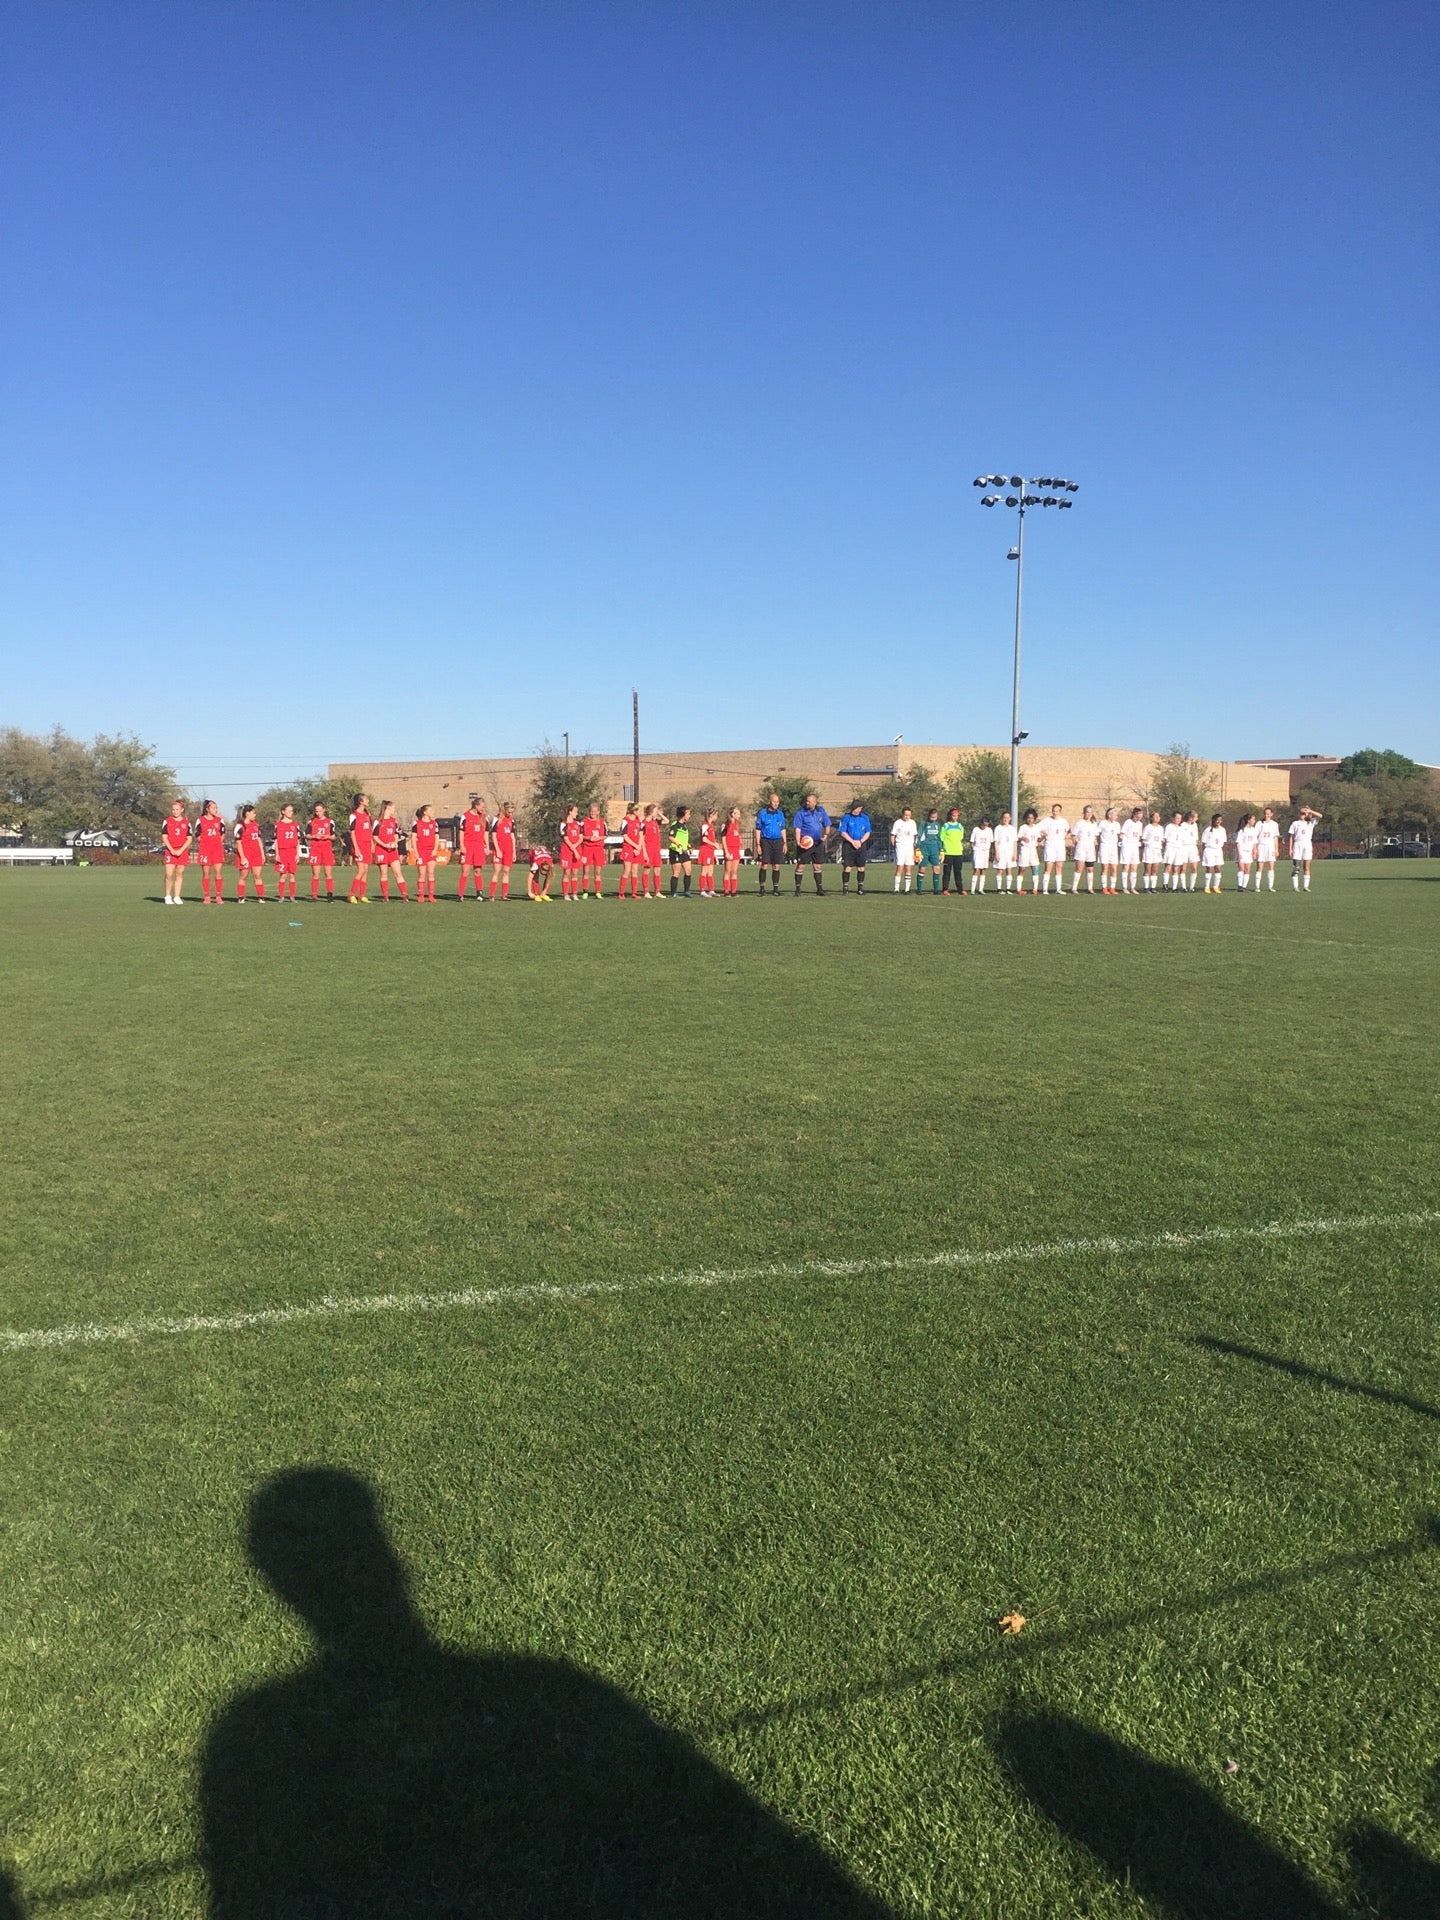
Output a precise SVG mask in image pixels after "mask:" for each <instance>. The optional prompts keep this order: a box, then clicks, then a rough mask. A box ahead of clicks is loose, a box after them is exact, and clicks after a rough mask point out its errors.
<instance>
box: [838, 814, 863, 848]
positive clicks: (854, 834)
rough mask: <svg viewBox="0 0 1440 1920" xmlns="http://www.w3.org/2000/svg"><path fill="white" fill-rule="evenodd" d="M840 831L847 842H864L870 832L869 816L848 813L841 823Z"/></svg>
mask: <svg viewBox="0 0 1440 1920" xmlns="http://www.w3.org/2000/svg"><path fill="white" fill-rule="evenodd" d="M840 831H841V833H843V834H844V836H845V838H846V839H847V840H855V841H860V840H863V839H864V838H865V836H866V834H867V833H869V831H870V816H869V814H868V813H847V814H846V815H845V818H844V819H843V820H842V821H841V822H840Z"/></svg>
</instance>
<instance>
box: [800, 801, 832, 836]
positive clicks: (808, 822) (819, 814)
mask: <svg viewBox="0 0 1440 1920" xmlns="http://www.w3.org/2000/svg"><path fill="white" fill-rule="evenodd" d="M829 826H830V816H829V814H828V813H827V812H826V811H825V809H824V807H801V809H800V811H799V812H798V813H797V814H796V816H795V833H796V836H797V838H798V836H799V835H800V834H802V833H807V834H809V836H810V838H811V839H812V840H823V839H824V838H825V835H826V832H827V831H828V829H829Z"/></svg>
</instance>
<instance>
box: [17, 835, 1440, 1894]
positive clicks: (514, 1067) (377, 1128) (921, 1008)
mask: <svg viewBox="0 0 1440 1920" xmlns="http://www.w3.org/2000/svg"><path fill="white" fill-rule="evenodd" d="M158 879H159V875H158V873H151V872H149V871H140V870H128V871H105V872H101V871H93V872H88V873H84V872H41V873H23V872H22V873H4V874H0V963H3V965H0V981H3V985H4V997H5V1007H4V1023H3V1037H0V1063H3V1073H0V1102H3V1105H0V1117H3V1125H4V1130H5V1137H6V1139H7V1141H8V1143H9V1144H8V1152H7V1156H6V1158H7V1167H6V1205H5V1207H4V1209H3V1213H0V1274H3V1306H0V1324H3V1325H4V1326H5V1327H7V1328H9V1329H11V1330H12V1331H14V1332H16V1333H19V1334H27V1333H31V1334H33V1333H40V1332H46V1331H47V1330H48V1331H49V1332H51V1333H53V1334H55V1339H54V1340H53V1341H52V1343H50V1344H36V1343H25V1342H23V1341H16V1340H13V1339H12V1340H9V1341H7V1342H6V1343H5V1345H4V1346H3V1348H0V1377H3V1382H4V1388H3V1400H0V1407H3V1415H0V1420H3V1451H0V1461H3V1472H0V1556H3V1557H0V1581H3V1603H4V1604H3V1610H0V1663H3V1665H0V1700H3V1703H4V1712H3V1717H0V1740H3V1747H0V1823H3V1824H0V1859H3V1862H4V1871H5V1872H6V1873H8V1875H9V1876H10V1878H11V1880H12V1881H13V1890H12V1891H11V1892H10V1893H9V1896H8V1897H9V1899H10V1902H11V1906H10V1908H9V1909H8V1910H7V1908H6V1906H5V1899H6V1895H5V1894H3V1893H0V1915H3V1914H4V1913H6V1912H7V1911H10V1912H14V1913H27V1914H32V1915H39V1914H54V1915H60V1916H72V1915H73V1916H77V1920H81V1917H83V1920H91V1917H98V1916H101V1915H105V1916H118V1915H145V1916H152V1915H153V1916H177V1917H178V1916H182V1915H183V1916H192V1915H201V1914H206V1913H209V1914H212V1915H215V1916H219V1917H221V1920H270V1917H271V1916H274V1917H275V1920H281V1917H282V1916H283V1920H372V1917H373V1920H381V1916H386V1917H387V1920H388V1917H389V1916H398V1915H416V1916H425V1920H458V1916H462V1915H463V1916H480V1915H485V1916H492V1915H493V1916H505V1920H531V1917H532V1916H541V1915H544V1916H547V1920H561V1917H562V1916H570V1915H576V1916H579V1915H592V1914H593V1915H603V1916H606V1917H607V1920H621V1916H626V1917H627V1920H629V1917H636V1916H638V1917H640V1920H659V1916H662V1915H663V1916H667V1917H678V1920H688V1916H692V1915H695V1916H698V1915H714V1916H716V1917H717V1920H720V1917H722V1916H734V1915H748V1914H755V1915H759V1914H772V1913H773V1914H786V1915H792V1916H811V1915H830V1914H834V1915H846V1916H852V1915H854V1916H860V1915H864V1916H871V1917H872V1920H874V1917H878V1916H881V1915H894V1916H900V1915H903V1916H916V1915H922V1914H925V1915H946V1916H950V1915H963V1916H966V1920H972V1917H973V1920H981V1917H982V1916H994V1917H995V1920H1030V1917H1031V1916H1048V1915H1069V1914H1086V1915H1092V1916H1109V1915H1116V1916H1118V1915H1135V1914H1147V1913H1154V1914H1162V1913H1163V1914H1170V1915H1181V1916H1194V1917H1196V1920H1198V1917H1200V1916H1207V1917H1208V1916H1220V1915H1234V1916H1241V1917H1243V1920H1274V1917H1275V1916H1285V1915H1291V1914H1302V1915H1321V1914H1324V1915H1330V1914H1340V1913H1343V1914H1347V1915H1361V1914H1368V1915H1382V1916H1386V1917H1387V1920H1401V1917H1402V1916H1403V1917H1404V1920H1411V1916H1419V1915H1422V1914H1423V1915H1434V1914H1436V1913H1437V1912H1440V1775H1437V1773H1436V1771H1435V1768H1436V1762H1437V1758H1440V1657H1437V1652H1436V1649H1437V1644H1440V1640H1437V1635H1440V1546H1437V1542H1440V1535H1437V1533H1436V1531H1435V1528H1436V1525H1437V1523H1436V1521H1435V1520H1434V1519H1433V1518H1432V1516H1433V1515H1435V1514H1436V1513H1440V1479H1437V1468H1436V1446H1437V1442H1440V1353H1437V1340H1436V1318H1435V1305H1436V1282H1437V1279H1440V1179H1437V1174H1440V1145H1437V1142H1440V1127H1437V1119H1440V1115H1437V1085H1440V1074H1437V1068H1440V1044H1437V1022H1436V1006H1437V989H1440V865H1434V866H1433V869H1432V865H1431V863H1419V862H1416V863H1413V864H1411V863H1396V864H1393V865H1376V866H1368V865H1359V864H1357V865H1354V866H1336V867H1333V868H1324V867H1322V868H1321V869H1320V870H1319V872H1318V873H1317V877H1316V881H1315V890H1314V892H1313V894H1311V895H1310V896H1309V897H1308V898H1296V897H1295V896H1293V895H1292V893H1291V891H1290V888H1289V885H1288V881H1286V882H1283V883H1282V890H1281V891H1280V892H1279V893H1277V894H1276V896H1275V897H1274V898H1273V899H1271V898H1265V899H1262V900H1259V901H1257V900H1254V899H1251V898H1237V897H1235V896H1234V895H1233V894H1232V895H1229V896H1227V897H1225V898H1223V899H1221V900H1218V901H1215V900H1209V899H1205V898H1203V897H1201V896H1192V897H1189V898H1177V899H1171V898H1166V897H1161V898H1146V897H1144V896H1142V897H1140V898H1137V899H1133V900H1130V899H1120V900H1102V899H1099V898H1096V899H1084V898H1082V899H1079V900H1073V901H1072V900H1070V899H1068V898H1067V899H1065V900H1062V901H1054V900H1040V901H1031V900H1028V899H1027V900H1004V899H999V900H997V899H993V898H991V899H985V900H975V901H972V900H966V901H964V902H957V901H953V900H938V899H935V900H932V899H930V898H928V897H927V898H925V899H923V900H921V901H916V900H913V899H908V900H907V899H901V900H896V899H895V898H893V896H891V895H890V894H889V893H888V891H885V892H878V893H877V894H875V895H874V896H873V897H869V898H867V899H865V900H863V901H855V900H849V901H842V900H839V899H833V898H832V899H826V900H823V901H816V900H814V899H812V898H810V897H808V896H807V897H806V898H805V899H804V900H802V901H799V902H796V901H794V900H792V899H790V898H788V897H784V898H782V899H781V900H779V901H774V902H772V901H768V900H767V901H764V902H761V901H758V900H757V899H755V898H754V896H753V895H747V896H743V897H742V898H741V899H740V900H739V901H738V902H735V903H725V902H717V903H716V904H714V905H710V906H702V905H699V904H698V903H691V904H690V905H679V904H677V905H675V906H673V907H672V906H669V905H668V904H667V905H661V906H648V907H647V906H644V905H641V906H639V907H635V906H631V905H629V904H628V903H627V904H625V905H622V904H620V903H618V902H615V901H611V902H608V903H607V904H606V905H605V907H604V911H603V912H602V913H600V914H596V913H595V911H594V908H593V906H582V907H581V908H580V909H579V910H578V911H577V912H576V913H574V914H570V913H568V912H567V911H566V910H565V909H564V908H563V907H561V906H559V905H556V906H554V907H552V908H550V909H544V910H537V909H535V908H533V907H531V906H529V905H528V904H526V903H524V902H515V903H513V904H512V905H511V906H509V907H508V908H506V909H504V910H501V909H498V908H497V909H494V910H492V909H490V908H489V907H486V908H483V909H479V910H477V909H475V908H474V907H466V908H465V909H463V910H461V909H459V908H457V907H456V906H454V905H453V904H445V903H443V902H442V904H441V905H440V906H438V907H436V908H433V909H425V910H423V911H422V910H420V909H418V908H415V907H410V908H405V909H402V908H400V907H398V906H397V907H394V908H391V909H388V910H385V909H381V908H380V907H379V906H378V905H377V906H374V907H372V908H371V909H370V910H369V911H368V913H363V914H362V913H360V912H357V911H351V910H349V909H347V908H345V907H344V906H342V905H336V906H335V907H332V908H328V909H327V908H324V907H320V908H318V909H317V908H313V907H311V905H310V904H309V902H308V901H302V902H301V903H300V905H299V907H298V908H297V909H295V910H293V911H292V910H290V909H288V908H285V907H281V906H278V905H275V904H270V905H267V906H266V907H265V908H264V909H256V908H253V907H247V908H246V909H245V910H244V912H239V911H237V910H236V909H235V908H234V907H233V906H228V907H227V908H226V909H225V910H224V912H223V913H216V912H213V911H212V912H206V911H205V910H204V909H203V908H201V907H200V906H199V905H198V904H196V903H193V902H192V904H191V905H190V907H189V908H188V910H187V911H185V912H183V913H181V914H180V915H179V916H178V917H177V915H176V914H174V913H173V912H166V911H163V910H162V909H161V908H160V907H159V906H158V905H153V904H151V902H152V901H153V900H154V899H155V898H156V897H157V896H158V893H159V886H158V884H157V883H158ZM193 885H194V880H193V876H192V887H193ZM292 920H296V921H299V922H301V924H300V925H299V926H298V927H293V926H291V925H290V922H291V921H292ZM1317 1223H1318V1224H1317ZM1271 1224H1275V1225H1277V1226H1279V1227H1280V1228H1281V1229H1283V1230H1281V1231H1276V1232H1274V1233H1260V1232H1257V1231H1254V1230H1255V1229H1258V1228H1260V1227H1264V1226H1267V1225H1271ZM1166 1236H1173V1238H1170V1239H1167V1238H1166ZM1076 1243H1084V1244H1076ZM937 1255H954V1256H957V1257H956V1258H953V1259H951V1260H948V1261H946V1260H936V1259H932V1258H930V1256H937ZM986 1255H990V1256H993V1257H989V1258H986V1257H983V1256H986ZM757 1270H759V1271H757ZM587 1289H588V1290H587ZM461 1291H468V1293H469V1295H470V1298H469V1299H468V1301H467V1302H464V1303H459V1304H456V1303H451V1304H448V1305H447V1304H445V1303H443V1302H439V1301H437V1300H436V1299H435V1296H437V1295H443V1294H447V1293H454V1292H461ZM512 1291H513V1292H514V1294H515V1297H514V1298H513V1299H508V1300H507V1299H505V1298H500V1299H498V1300H497V1299H495V1298H493V1295H495V1294H497V1293H498V1294H501V1295H503V1294H505V1293H508V1292H512ZM417 1296H420V1297H421V1298H417ZM373 1297H388V1302H389V1304H387V1305H381V1306H379V1307H376V1308H375V1309H374V1310H371V1311H364V1312H360V1311H355V1312H346V1311H342V1310H341V1309H342V1308H344V1307H345V1306H347V1305H348V1304H351V1303H354V1302H357V1301H361V1300H371V1299H372V1298H373ZM319 1301H328V1302H330V1303H331V1304H330V1305H329V1306H328V1307H327V1308H326V1310H325V1312H324V1313H323V1314H317V1315H315V1316H314V1317H309V1318H304V1317H301V1318H293V1319H287V1318H285V1317H283V1315H282V1314H281V1313H280V1311H279V1310H283V1309H288V1308H294V1307H305V1306H307V1305H312V1306H313V1305H314V1304H315V1303H316V1302H319ZM269 1310H276V1317H273V1318H270V1319H266V1318H264V1317H261V1318H259V1319H257V1320H254V1321H252V1322H251V1323H250V1324H247V1325H242V1324H239V1322H240V1321H241V1320H242V1319H243V1317H244V1316H247V1315H261V1316H263V1315H264V1314H265V1313H266V1312H267V1311H269ZM187 1316H199V1317H201V1318H204V1319H209V1320H211V1321H212V1322H215V1323H217V1324H211V1325H209V1326H206V1327H200V1328H193V1327H192V1328H190V1329H188V1330H181V1331H165V1330H163V1329H162V1328H160V1327H158V1326H157V1325H156V1324H155V1323H156V1322H157V1321H158V1322H163V1321H166V1320H184V1319H185V1318H186V1317H187ZM87 1325H91V1326H94V1327H98V1328H100V1329H101V1330H103V1329H106V1328H109V1327H112V1326H116V1325H124V1326H127V1327H128V1328H129V1332H128V1334H127V1336H126V1337H123V1338H90V1337H87V1338H80V1337H78V1330H79V1329H81V1328H83V1327H85V1326H87ZM407 1580H408V1592H407V1585H406V1583H407ZM1012 1610H1018V1611H1019V1612H1020V1613H1023V1614H1024V1615H1026V1616H1027V1617H1028V1624H1027V1625H1026V1626H1025V1628H1024V1630H1023V1631H1022V1632H1021V1633H1020V1634H1019V1635H1018V1636H1015V1637H1007V1636H1005V1635H1002V1634H1001V1633H1000V1632H999V1630H998V1627H997V1621H998V1620H999V1617H1000V1616H1001V1615H1003V1614H1005V1613H1007V1612H1010V1611H1012ZM307 1622H308V1623H309V1625H308V1626H307V1624H306V1623H307ZM311 1628H313V1629H314V1630H315V1634H316V1636H318V1637H312V1634H311V1631H310V1629H311Z"/></svg>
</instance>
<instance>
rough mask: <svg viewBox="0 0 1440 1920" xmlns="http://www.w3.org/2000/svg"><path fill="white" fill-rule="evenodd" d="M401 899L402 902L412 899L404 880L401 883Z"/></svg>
mask: <svg viewBox="0 0 1440 1920" xmlns="http://www.w3.org/2000/svg"><path fill="white" fill-rule="evenodd" d="M400 898H401V899H402V900H408V899H409V898H410V890H409V888H408V887H407V886H406V885H405V882H404V881H403V880H402V881H401V882H400Z"/></svg>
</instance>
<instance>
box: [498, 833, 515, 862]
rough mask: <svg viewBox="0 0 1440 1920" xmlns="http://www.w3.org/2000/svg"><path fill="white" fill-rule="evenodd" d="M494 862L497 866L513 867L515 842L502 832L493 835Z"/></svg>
mask: <svg viewBox="0 0 1440 1920" xmlns="http://www.w3.org/2000/svg"><path fill="white" fill-rule="evenodd" d="M495 864H496V866H497V867H513V866H514V864H515V842H514V841H513V840H509V839H507V838H506V837H505V835H504V834H502V833H497V834H496V836H495Z"/></svg>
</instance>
